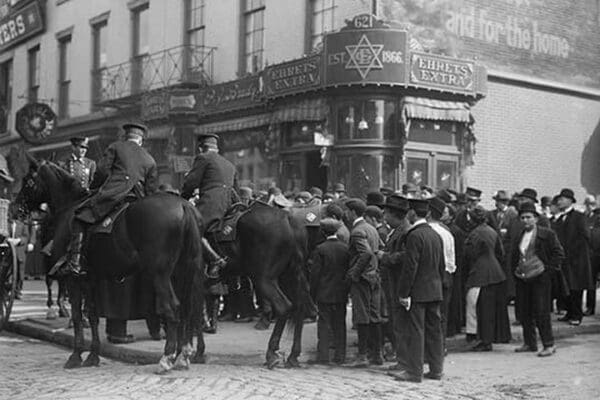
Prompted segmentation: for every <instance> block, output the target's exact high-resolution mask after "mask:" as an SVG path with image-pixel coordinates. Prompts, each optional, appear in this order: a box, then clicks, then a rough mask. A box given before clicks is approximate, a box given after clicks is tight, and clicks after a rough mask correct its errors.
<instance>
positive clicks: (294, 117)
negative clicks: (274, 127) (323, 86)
mask: <svg viewBox="0 0 600 400" xmlns="http://www.w3.org/2000/svg"><path fill="white" fill-rule="evenodd" d="M326 115H327V102H326V101H325V99H305V100H301V101H298V102H296V103H290V104H286V105H283V106H280V107H278V108H276V109H275V111H274V112H273V121H274V122H293V121H322V120H324V119H325V117H326Z"/></svg>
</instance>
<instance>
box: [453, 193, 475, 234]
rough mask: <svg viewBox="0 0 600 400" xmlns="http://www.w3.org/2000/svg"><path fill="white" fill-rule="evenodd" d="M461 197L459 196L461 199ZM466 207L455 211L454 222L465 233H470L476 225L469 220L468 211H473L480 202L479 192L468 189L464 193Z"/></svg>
mask: <svg viewBox="0 0 600 400" xmlns="http://www.w3.org/2000/svg"><path fill="white" fill-rule="evenodd" d="M462 197H463V196H461V199H462ZM464 199H465V200H466V205H465V207H464V208H463V209H461V210H460V211H457V213H456V218H455V219H454V221H455V222H456V224H457V225H458V226H459V227H460V228H461V229H462V230H463V231H465V232H467V233H468V232H471V231H472V230H473V229H474V228H475V226H476V224H475V223H474V222H473V221H472V220H471V215H470V214H469V211H471V210H473V209H474V208H475V206H477V204H479V202H480V201H481V190H479V189H475V188H471V187H468V188H467V190H466V191H465V193H464Z"/></svg>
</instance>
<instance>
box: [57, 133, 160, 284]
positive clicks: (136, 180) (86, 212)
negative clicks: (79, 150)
mask: <svg viewBox="0 0 600 400" xmlns="http://www.w3.org/2000/svg"><path fill="white" fill-rule="evenodd" d="M122 128H123V130H124V131H125V140H119V141H116V142H113V143H111V144H110V145H109V146H108V147H107V149H106V150H105V152H104V154H103V155H102V158H101V159H100V161H98V168H97V171H96V175H95V176H94V180H93V182H92V184H91V188H98V191H97V192H96V193H95V194H94V195H93V196H92V197H91V198H90V199H89V200H88V201H86V202H85V203H84V204H83V205H82V206H81V207H79V208H78V209H77V210H76V211H75V218H74V219H73V225H72V229H71V243H70V245H69V249H70V251H69V252H68V254H67V262H66V263H63V264H62V266H61V265H57V267H58V268H59V271H58V273H59V274H60V273H62V272H66V273H72V274H74V275H78V274H83V273H85V269H82V265H81V262H80V261H81V248H82V246H83V243H84V237H85V233H86V231H87V226H88V225H89V224H94V223H96V222H98V221H100V220H102V219H103V218H104V217H106V215H108V214H109V213H110V212H111V211H112V210H113V209H114V208H115V207H116V206H117V205H118V204H121V203H122V202H123V201H124V200H125V198H127V197H128V196H131V195H133V196H135V197H143V196H147V195H149V194H152V193H154V192H156V190H157V188H158V174H157V168H156V161H154V158H153V157H152V156H151V155H150V154H149V153H148V152H147V151H146V150H145V149H144V148H143V147H142V142H143V140H144V137H145V136H146V133H147V131H148V128H147V127H146V126H145V125H142V124H139V123H126V124H124V125H123V126H122ZM59 263H61V261H59Z"/></svg>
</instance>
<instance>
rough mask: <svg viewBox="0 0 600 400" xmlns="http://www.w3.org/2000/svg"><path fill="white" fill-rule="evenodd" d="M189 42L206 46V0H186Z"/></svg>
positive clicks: (193, 44)
mask: <svg viewBox="0 0 600 400" xmlns="http://www.w3.org/2000/svg"><path fill="white" fill-rule="evenodd" d="M186 16H187V18H186V24H187V25H186V34H187V44H189V45H192V46H204V27H205V26H204V0H186Z"/></svg>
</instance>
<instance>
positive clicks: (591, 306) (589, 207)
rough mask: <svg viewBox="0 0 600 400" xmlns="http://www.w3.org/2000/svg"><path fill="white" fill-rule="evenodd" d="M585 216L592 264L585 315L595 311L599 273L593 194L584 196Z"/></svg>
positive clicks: (599, 227)
mask: <svg viewBox="0 0 600 400" xmlns="http://www.w3.org/2000/svg"><path fill="white" fill-rule="evenodd" d="M584 204H585V216H586V221H587V223H588V227H589V229H590V237H591V243H590V245H591V246H590V247H591V248H590V250H591V253H592V255H591V259H590V261H591V265H592V284H593V286H592V289H590V290H586V294H585V308H586V309H585V312H584V313H583V314H584V315H586V316H590V315H594V314H595V313H596V281H597V280H598V274H599V273H600V209H598V208H597V203H596V198H595V197H594V196H593V195H588V196H586V198H585V200H584Z"/></svg>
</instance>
